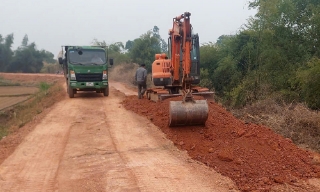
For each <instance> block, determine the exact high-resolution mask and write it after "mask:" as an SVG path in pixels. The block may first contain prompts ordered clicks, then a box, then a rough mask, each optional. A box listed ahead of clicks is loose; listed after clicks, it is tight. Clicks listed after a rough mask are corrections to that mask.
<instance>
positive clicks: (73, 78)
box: [70, 70, 76, 80]
mask: <svg viewBox="0 0 320 192" xmlns="http://www.w3.org/2000/svg"><path fill="white" fill-rule="evenodd" d="M70 80H76V74H75V73H74V71H73V70H70Z"/></svg>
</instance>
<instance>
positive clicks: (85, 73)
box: [58, 45, 113, 98]
mask: <svg viewBox="0 0 320 192" xmlns="http://www.w3.org/2000/svg"><path fill="white" fill-rule="evenodd" d="M106 50H107V47H106V46H74V45H65V46H62V50H61V51H60V53H59V55H58V60H59V63H60V65H61V67H62V68H63V73H64V77H65V78H66V83H67V92H68V95H69V97H70V98H73V97H74V94H76V93H77V92H78V91H95V92H97V93H103V95H104V96H108V95H109V82H108V68H109V64H110V65H113V59H109V60H108V54H107V51H106Z"/></svg>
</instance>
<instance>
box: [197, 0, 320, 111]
mask: <svg viewBox="0 0 320 192" xmlns="http://www.w3.org/2000/svg"><path fill="white" fill-rule="evenodd" d="M249 8H253V9H257V14H256V15H255V16H254V17H252V18H250V19H249V20H248V22H247V23H246V24H245V25H244V27H243V28H242V29H241V30H240V31H239V32H238V33H237V34H236V35H222V36H220V37H219V39H218V40H217V42H216V43H206V44H203V45H202V46H201V52H200V53H201V64H202V71H203V72H204V73H203V78H204V79H205V80H206V81H205V82H204V83H206V85H207V86H210V88H212V89H214V90H215V92H216V94H217V95H218V96H220V98H222V100H223V101H224V103H226V104H227V105H230V106H234V107H241V106H244V105H245V104H248V103H251V102H254V101H256V100H261V99H265V98H267V97H272V98H274V99H278V100H281V101H286V102H305V103H307V105H308V106H309V107H310V108H312V109H319V108H320V98H319V97H318V95H319V94H320V83H319V82H320V59H319V56H320V51H319V47H320V1H318V0H254V1H250V3H249Z"/></svg>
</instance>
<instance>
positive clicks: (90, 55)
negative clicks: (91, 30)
mask: <svg viewBox="0 0 320 192" xmlns="http://www.w3.org/2000/svg"><path fill="white" fill-rule="evenodd" d="M69 62H70V63H72V64H82V65H89V64H97V65H102V64H105V63H106V53H105V51H104V50H93V49H82V50H81V51H79V50H76V49H71V50H69Z"/></svg>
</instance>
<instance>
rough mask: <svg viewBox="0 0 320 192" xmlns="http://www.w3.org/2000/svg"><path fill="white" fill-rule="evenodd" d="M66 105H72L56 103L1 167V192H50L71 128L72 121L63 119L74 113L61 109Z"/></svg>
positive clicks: (65, 102)
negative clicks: (47, 191) (48, 191)
mask: <svg viewBox="0 0 320 192" xmlns="http://www.w3.org/2000/svg"><path fill="white" fill-rule="evenodd" d="M66 105H72V103H68V101H62V102H60V103H58V104H57V105H56V106H55V108H54V109H53V110H52V111H51V113H49V114H48V115H47V116H46V117H45V118H44V119H43V120H42V121H41V123H40V124H38V125H37V126H36V128H35V129H34V131H33V132H31V133H30V134H29V135H28V136H27V137H26V138H25V139H24V141H23V142H22V143H21V144H20V145H19V146H18V148H17V149H16V150H15V151H14V153H13V154H12V155H11V156H9V158H7V159H6V160H5V161H4V162H3V163H2V164H1V166H0V178H1V179H0V189H1V190H2V191H46V190H53V187H54V177H55V174H56V171H57V168H58V166H59V162H60V158H61V155H62V152H63V151H64V147H65V144H66V140H67V138H68V134H69V130H70V127H71V126H72V123H71V122H72V121H69V119H66V118H63V117H64V116H67V115H70V116H75V111H72V110H71V111H65V110H64V107H65V106H66ZM55 114H59V115H55Z"/></svg>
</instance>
